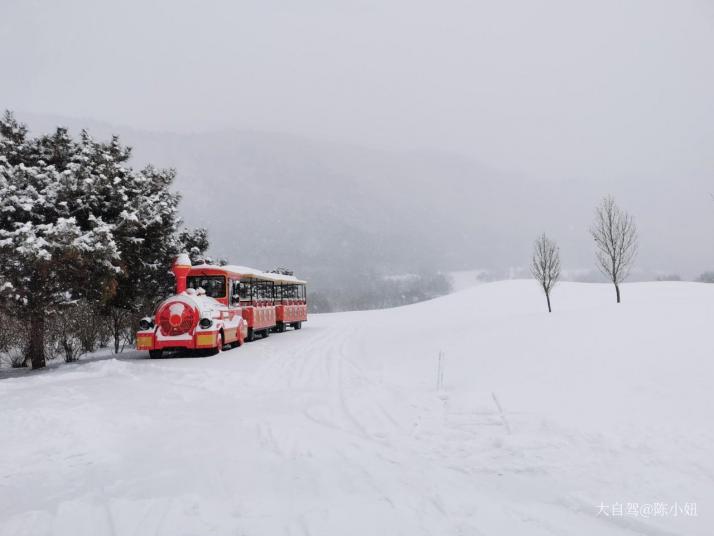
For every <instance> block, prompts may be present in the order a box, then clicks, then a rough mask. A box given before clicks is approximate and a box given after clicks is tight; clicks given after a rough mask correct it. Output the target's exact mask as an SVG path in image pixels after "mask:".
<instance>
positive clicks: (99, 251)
mask: <svg viewBox="0 0 714 536" xmlns="http://www.w3.org/2000/svg"><path fill="white" fill-rule="evenodd" d="M75 156H76V145H75V144H74V143H73V142H72V140H71V139H70V138H69V136H68V134H67V131H66V130H65V129H62V128H58V129H57V130H56V132H55V133H54V134H52V135H47V136H41V137H39V138H34V139H33V138H30V137H28V135H27V129H26V128H25V127H24V125H21V124H19V123H17V121H15V119H14V118H13V117H12V115H11V114H10V113H6V114H5V115H4V117H3V118H2V120H0V299H1V303H2V305H3V308H4V309H5V310H6V311H7V312H8V313H9V314H11V315H13V316H15V317H17V318H21V319H23V320H24V321H25V322H26V325H27V330H28V333H27V337H28V343H27V352H26V360H27V361H29V362H30V363H31V364H32V367H33V368H39V367H44V366H45V344H44V335H45V319H46V316H47V314H48V313H49V312H50V311H52V310H53V309H54V308H56V307H57V306H59V305H62V304H66V303H68V302H72V301H74V300H77V299H79V298H87V299H89V300H92V299H98V297H99V296H100V295H101V294H102V293H103V291H104V289H105V287H106V286H108V285H109V282H110V281H111V279H112V277H113V275H114V273H115V272H116V267H115V265H114V263H115V262H116V260H117V259H118V250H117V247H116V243H115V241H114V237H113V225H112V224H111V223H108V222H106V221H103V220H102V219H101V218H99V217H97V216H95V215H94V214H92V213H91V212H87V213H82V212H81V211H80V210H78V208H79V207H81V204H80V203H81V202H80V203H78V200H77V199H76V198H74V195H75V193H76V192H75V191H74V190H73V189H72V188H68V187H67V184H68V183H71V182H73V181H76V178H75V176H74V175H75V174H74V172H73V171H72V170H71V169H70V168H69V166H70V164H71V163H72V162H73V161H74V159H75ZM77 166H78V168H80V169H81V164H79V163H78V164H77Z"/></svg>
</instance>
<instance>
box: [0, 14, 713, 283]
mask: <svg viewBox="0 0 714 536" xmlns="http://www.w3.org/2000/svg"><path fill="white" fill-rule="evenodd" d="M0 66H1V68H2V70H1V71H0V72H2V76H0V108H10V109H12V110H15V111H16V112H17V113H18V115H19V118H20V119H22V118H23V117H22V114H23V113H26V114H28V115H30V114H32V113H35V114H53V115H60V116H65V117H74V118H86V119H92V120H100V121H106V122H109V123H112V124H115V125H123V126H130V127H134V128H140V129H149V130H159V131H176V132H190V131H207V130H212V129H225V128H229V129H238V130H261V131H269V132H279V133H292V134H298V135H304V136H308V137H312V138H315V139H318V140H336V141H347V142H354V143H357V144H362V145H367V146H371V147H375V148H386V149H400V150H407V151H414V150H416V151H439V152H446V153H457V154H461V155H465V156H467V157H470V158H472V159H474V160H475V161H478V162H481V163H482V164H483V165H485V166H487V167H489V168H492V169H495V170H499V171H501V172H504V173H505V174H508V175H512V176H518V177H520V178H521V179H524V180H529V181H534V182H536V183H538V181H545V180H547V181H567V182H569V186H568V188H569V191H570V192H571V194H572V192H573V189H575V191H576V192H577V189H578V188H580V186H578V185H580V184H587V183H590V184H589V185H588V186H587V187H585V186H584V187H583V188H582V191H583V192H590V194H587V195H589V197H588V198H587V199H584V200H577V199H576V201H577V202H578V203H580V204H582V205H583V206H591V205H592V204H594V202H595V200H596V197H593V192H598V191H599V190H600V189H602V194H605V193H608V192H610V193H614V194H615V195H616V197H617V198H618V200H621V201H622V204H623V205H624V206H625V208H627V209H630V210H632V211H633V212H634V213H635V214H636V215H637V217H638V220H639V221H640V222H641V223H642V226H641V231H642V241H641V242H642V248H641V249H642V255H641V257H640V260H641V262H642V263H643V264H645V265H648V266H659V267H662V268H663V269H668V270H673V271H679V270H681V271H682V272H683V273H686V274H687V275H695V274H697V273H699V271H702V270H704V269H710V268H711V267H712V265H714V248H712V247H711V243H710V241H709V238H710V237H711V236H712V232H713V231H714V200H713V199H712V198H711V193H712V191H714V0H669V1H658V0H592V1H589V2H584V1H576V0H563V1H556V0H544V1H535V0H512V1H504V0H498V1H496V0H493V1H488V2H486V1H479V0H442V1H439V2H437V1H424V0H353V1H339V0H302V1H300V2H296V1H292V2H288V1H281V0H254V1H241V0H221V1H210V0H206V1H200V2H199V1H187V0H164V1H138V0H122V1H121V2H117V1H112V2H104V1H98V0H64V1H50V0H46V1H38V0H0ZM179 171H181V170H179ZM550 191H552V189H551V190H550ZM583 195H584V196H585V195H586V194H585V193H584V194H583ZM571 199H574V198H572V197H571ZM563 202H564V203H568V202H569V201H567V200H564V201H563ZM571 204H572V203H571ZM503 206H504V207H507V206H508V202H507V200H503ZM550 206H551V209H550V210H551V212H552V211H557V210H559V207H558V205H557V200H556V202H555V203H551V205H550ZM570 208H571V210H570V214H571V215H570V216H565V215H564V216H563V217H562V220H563V221H561V222H560V223H559V225H558V226H554V227H553V228H552V229H550V228H548V230H549V231H551V230H552V231H554V232H555V233H556V236H557V233H558V232H559V230H562V229H566V228H568V226H570V227H572V226H575V227H577V228H578V229H580V228H581V227H583V228H584V226H585V223H584V222H586V221H587V220H589V219H590V217H591V216H590V213H589V211H588V214H583V215H582V218H579V219H578V218H575V220H577V221H574V218H573V216H572V207H570ZM502 220H503V221H501V222H499V224H501V225H508V222H509V221H510V220H509V216H508V210H507V209H505V211H504V215H503V218H502ZM581 220H582V221H581ZM532 223H533V225H532V226H533V227H534V229H535V228H536V227H538V225H539V224H540V222H539V221H533V222H532ZM692 229H695V230H696V231H695V232H694V233H693V232H692V231H691V230H692ZM583 233H584V231H583ZM578 236H579V235H578ZM705 241H707V242H708V243H707V244H706V245H703V243H704V242H705ZM565 245H566V246H567V244H565ZM583 255H585V254H582V255H581V257H582V258H585V256H587V258H588V259H589V255H590V253H589V249H588V253H587V255H585V256H583ZM576 263H581V264H582V263H583V260H582V259H580V258H578V259H577V260H576Z"/></svg>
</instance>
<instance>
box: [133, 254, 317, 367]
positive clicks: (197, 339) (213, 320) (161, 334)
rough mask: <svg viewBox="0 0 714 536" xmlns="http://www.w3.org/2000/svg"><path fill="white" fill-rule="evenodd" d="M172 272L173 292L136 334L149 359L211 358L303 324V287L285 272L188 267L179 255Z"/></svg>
mask: <svg viewBox="0 0 714 536" xmlns="http://www.w3.org/2000/svg"><path fill="white" fill-rule="evenodd" d="M172 271H173V273H174V276H175V277H176V294H175V295H173V296H171V297H169V298H167V299H165V300H164V301H162V302H161V303H160V304H159V305H158V307H157V308H156V312H155V314H154V316H153V317H147V318H144V319H142V320H141V322H140V326H139V327H140V329H139V331H138V332H137V334H136V348H137V349H138V350H144V351H148V352H149V356H150V357H151V358H159V357H162V355H163V353H164V352H165V351H175V350H190V351H196V352H198V353H200V354H201V355H210V354H216V353H219V352H221V351H222V350H223V349H225V348H226V347H237V346H241V345H242V344H243V343H244V342H246V341H252V340H254V339H255V338H256V337H267V336H269V335H270V333H275V332H277V333H282V332H284V331H286V330H287V329H288V328H292V329H301V328H302V324H303V322H306V321H307V283H306V282H305V281H302V280H300V279H297V278H296V277H295V276H294V275H292V273H290V272H287V271H285V270H281V271H275V272H263V271H260V270H256V269H254V268H248V267H246V266H232V265H226V266H218V265H212V264H198V265H193V266H192V265H191V260H190V258H189V256H188V255H186V254H182V255H179V256H178V257H177V258H176V260H175V262H174V264H173V266H172Z"/></svg>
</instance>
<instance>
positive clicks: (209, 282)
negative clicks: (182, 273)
mask: <svg viewBox="0 0 714 536" xmlns="http://www.w3.org/2000/svg"><path fill="white" fill-rule="evenodd" d="M186 288H192V289H196V290H198V289H199V288H202V289H203V290H205V291H206V296H210V297H211V298H225V297H226V278H225V276H222V275H191V276H188V277H187V278H186Z"/></svg>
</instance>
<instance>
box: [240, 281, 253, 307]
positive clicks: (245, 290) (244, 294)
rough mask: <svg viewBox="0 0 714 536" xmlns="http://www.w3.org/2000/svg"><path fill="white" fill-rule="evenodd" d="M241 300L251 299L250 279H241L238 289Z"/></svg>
mask: <svg viewBox="0 0 714 536" xmlns="http://www.w3.org/2000/svg"><path fill="white" fill-rule="evenodd" d="M238 294H240V300H241V301H245V302H248V301H251V300H252V299H253V284H252V283H251V282H250V281H241V282H240V288H239V290H238Z"/></svg>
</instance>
